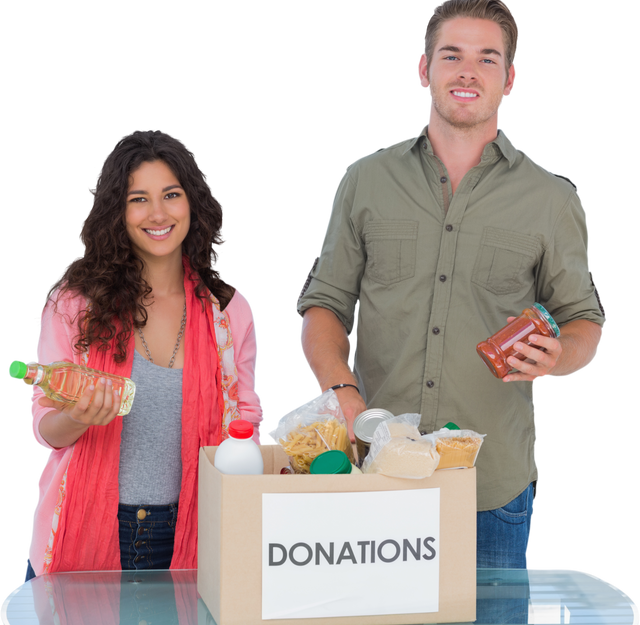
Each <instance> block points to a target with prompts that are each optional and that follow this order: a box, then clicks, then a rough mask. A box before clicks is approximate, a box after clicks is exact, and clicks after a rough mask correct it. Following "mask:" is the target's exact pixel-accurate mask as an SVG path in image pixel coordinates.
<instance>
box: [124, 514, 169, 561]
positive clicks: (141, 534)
mask: <svg viewBox="0 0 640 625" xmlns="http://www.w3.org/2000/svg"><path fill="white" fill-rule="evenodd" d="M177 519H178V504H177V503H172V504H169V505H167V506H143V505H140V506H130V505H126V504H120V505H119V506H118V521H119V525H120V564H121V566H122V570H123V571H128V570H140V569H168V568H169V567H170V566H171V558H172V557H173V541H174V538H175V534H176V521H177Z"/></svg>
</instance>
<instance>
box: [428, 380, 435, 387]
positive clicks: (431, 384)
mask: <svg viewBox="0 0 640 625" xmlns="http://www.w3.org/2000/svg"><path fill="white" fill-rule="evenodd" d="M427 386H428V387H429V388H433V387H434V386H435V382H434V381H433V380H429V381H428V382H427Z"/></svg>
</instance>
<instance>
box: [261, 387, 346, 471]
mask: <svg viewBox="0 0 640 625" xmlns="http://www.w3.org/2000/svg"><path fill="white" fill-rule="evenodd" d="M270 435H271V437H272V438H273V439H274V440H275V441H276V442H277V443H279V444H280V445H282V448H283V449H284V451H285V453H286V454H287V455H288V456H289V464H290V465H291V468H292V469H293V471H294V472H295V473H309V467H310V466H311V463H312V462H313V460H314V458H315V457H316V456H318V455H320V454H321V453H323V452H325V451H328V450H330V449H339V450H340V451H344V452H345V453H346V454H347V456H348V457H349V460H351V462H354V456H353V448H352V447H351V443H350V441H349V434H348V432H347V422H346V420H345V418H344V415H343V414H342V409H341V408H340V402H338V398H337V396H336V394H335V393H334V392H333V391H332V390H331V389H329V390H328V391H325V392H324V393H323V394H322V395H320V397H316V398H315V399H313V400H312V401H310V402H309V403H307V404H305V405H304V406H300V408H296V409H295V410H294V411H292V412H290V413H289V414H288V415H285V416H284V417H282V419H280V421H279V422H278V427H277V428H276V429H275V430H274V431H273V432H271V433H270Z"/></svg>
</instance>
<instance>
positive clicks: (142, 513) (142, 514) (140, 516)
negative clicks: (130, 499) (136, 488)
mask: <svg viewBox="0 0 640 625" xmlns="http://www.w3.org/2000/svg"><path fill="white" fill-rule="evenodd" d="M146 518H147V511H146V510H142V509H141V510H138V521H144V520H145V519H146Z"/></svg>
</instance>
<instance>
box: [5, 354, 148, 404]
mask: <svg viewBox="0 0 640 625" xmlns="http://www.w3.org/2000/svg"><path fill="white" fill-rule="evenodd" d="M9 374H10V375H11V377H12V378H18V379H19V380H24V382H25V384H35V385H36V386H39V387H40V388H41V389H42V391H43V392H44V394H45V395H46V396H47V397H48V398H49V399H53V400H54V401H59V402H62V403H65V404H75V403H76V402H77V401H78V400H79V399H80V397H81V396H82V394H83V393H84V391H85V389H86V388H87V387H88V386H89V385H90V384H93V385H94V386H95V385H96V384H97V382H98V380H100V378H104V379H105V380H111V382H112V384H113V390H114V391H117V392H118V394H119V395H120V397H121V402H120V410H119V411H118V415H119V416H122V415H126V414H128V413H129V411H130V410H131V404H133V397H134V395H135V393H136V385H135V384H134V382H133V381H132V380H130V379H129V378H123V377H121V376H119V375H113V374H112V373H104V372H103V371H98V370H96V369H89V367H85V366H83V365H76V364H74V363H72V362H52V363H51V364H49V365H41V364H39V363H37V362H30V363H27V364H25V363H24V362H20V361H19V360H14V361H13V362H12V363H11V366H10V367H9Z"/></svg>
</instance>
